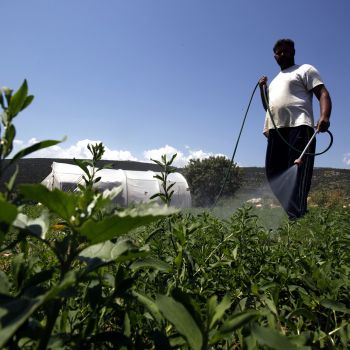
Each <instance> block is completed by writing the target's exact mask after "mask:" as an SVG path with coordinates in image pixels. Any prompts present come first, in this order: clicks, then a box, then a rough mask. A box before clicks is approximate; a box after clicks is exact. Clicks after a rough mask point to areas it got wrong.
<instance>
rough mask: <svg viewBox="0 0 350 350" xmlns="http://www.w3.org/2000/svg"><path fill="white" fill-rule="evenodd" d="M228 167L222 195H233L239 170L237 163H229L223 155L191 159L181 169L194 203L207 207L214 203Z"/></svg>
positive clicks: (238, 179)
mask: <svg viewBox="0 0 350 350" xmlns="http://www.w3.org/2000/svg"><path fill="white" fill-rule="evenodd" d="M228 169H229V170H230V174H229V176H228V179H227V181H226V184H225V187H224V190H223V192H222V195H223V197H226V196H233V195H234V193H235V192H236V191H237V190H238V189H239V187H240V183H241V180H240V172H239V168H238V166H237V164H231V162H230V160H229V159H227V158H225V157H209V158H206V159H202V160H200V159H191V160H190V162H189V164H188V165H187V166H186V167H185V168H184V169H183V173H184V176H185V177H186V179H187V181H188V184H189V187H190V190H191V195H192V201H193V203H194V205H196V206H201V207H207V206H210V205H212V204H213V203H214V201H215V200H216V197H217V196H218V194H219V192H220V189H221V187H222V185H223V182H224V179H225V177H226V174H227V171H228Z"/></svg>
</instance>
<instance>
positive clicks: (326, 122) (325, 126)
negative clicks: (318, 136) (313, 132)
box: [316, 117, 330, 132]
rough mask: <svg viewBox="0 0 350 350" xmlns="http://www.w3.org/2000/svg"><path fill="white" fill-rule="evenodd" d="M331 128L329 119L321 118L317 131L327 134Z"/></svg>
mask: <svg viewBox="0 0 350 350" xmlns="http://www.w3.org/2000/svg"><path fill="white" fill-rule="evenodd" d="M329 126H330V122H329V119H327V118H322V117H321V118H320V119H319V121H318V122H317V125H316V129H317V131H319V132H325V131H327V130H328V128H329Z"/></svg>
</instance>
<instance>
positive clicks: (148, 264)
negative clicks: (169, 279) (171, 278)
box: [130, 257, 171, 272]
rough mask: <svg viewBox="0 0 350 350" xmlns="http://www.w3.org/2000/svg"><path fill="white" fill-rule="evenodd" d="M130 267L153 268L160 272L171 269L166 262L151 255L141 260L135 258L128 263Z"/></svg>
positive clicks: (134, 268)
mask: <svg viewBox="0 0 350 350" xmlns="http://www.w3.org/2000/svg"><path fill="white" fill-rule="evenodd" d="M130 268H131V269H132V270H138V269H144V268H146V269H154V270H157V271H161V272H170V271H171V266H170V265H169V264H168V263H166V262H164V261H161V260H158V259H155V258H152V257H146V258H144V259H142V260H137V261H135V262H133V263H132V264H131V265H130Z"/></svg>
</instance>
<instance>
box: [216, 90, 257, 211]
mask: <svg viewBox="0 0 350 350" xmlns="http://www.w3.org/2000/svg"><path fill="white" fill-rule="evenodd" d="M258 86H259V83H257V84H256V85H255V87H254V90H253V92H252V94H251V95H250V99H249V103H248V106H247V109H246V111H245V114H244V118H243V121H242V125H241V129H240V131H239V134H238V138H237V141H236V145H235V149H234V151H233V154H232V157H231V161H230V165H229V167H228V168H227V171H226V175H225V178H224V182H223V183H222V185H221V189H220V192H219V194H218V195H217V197H216V200H215V202H214V204H213V207H215V206H216V203H217V202H218V200H219V198H220V197H221V195H222V192H223V191H224V187H225V185H226V182H227V179H228V177H229V175H230V173H231V167H232V164H233V160H234V159H235V155H236V151H237V147H238V143H239V139H240V138H241V134H242V130H243V127H244V124H245V120H246V118H247V115H248V111H249V108H250V105H251V103H252V100H253V97H254V94H255V91H256V89H257V87H258Z"/></svg>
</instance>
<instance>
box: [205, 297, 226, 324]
mask: <svg viewBox="0 0 350 350" xmlns="http://www.w3.org/2000/svg"><path fill="white" fill-rule="evenodd" d="M230 306H231V301H230V299H229V297H228V296H227V295H225V296H224V298H223V299H222V301H221V303H220V304H219V305H218V304H217V296H216V295H213V296H212V297H211V298H210V299H209V301H208V311H209V321H210V323H209V329H212V328H213V327H214V326H215V324H216V323H217V322H218V321H219V320H220V319H221V318H222V317H223V316H224V314H225V312H226V310H228V309H229V308H230Z"/></svg>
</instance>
